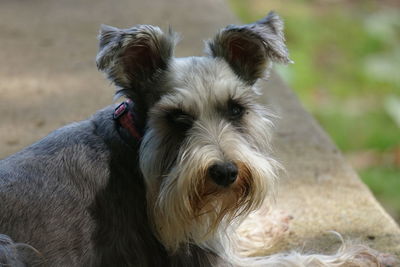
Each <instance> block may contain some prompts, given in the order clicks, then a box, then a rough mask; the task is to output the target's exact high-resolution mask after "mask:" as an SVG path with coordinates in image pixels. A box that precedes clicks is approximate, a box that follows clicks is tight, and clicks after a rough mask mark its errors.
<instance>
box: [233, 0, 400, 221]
mask: <svg viewBox="0 0 400 267" xmlns="http://www.w3.org/2000/svg"><path fill="white" fill-rule="evenodd" d="M230 4H231V6H232V7H233V10H234V11H235V12H236V14H237V15H238V17H239V18H240V19H241V20H242V21H243V22H245V23H250V22H254V21H255V20H258V19H260V18H262V17H263V16H265V15H266V14H267V12H268V11H269V10H275V11H276V12H278V13H279V14H280V15H281V17H282V18H283V19H284V21H285V32H286V39H287V44H288V47H289V51H290V55H291V59H292V60H294V62H295V64H293V65H290V66H277V70H278V72H279V73H280V75H281V76H282V78H283V79H284V80H286V82H287V83H288V84H289V85H290V86H291V87H292V88H293V90H294V91H295V92H296V93H297V95H298V96H299V98H300V99H301V101H302V103H303V104H304V106H305V107H306V109H307V110H308V111H310V112H311V113H312V114H313V115H314V117H316V118H317V120H318V121H319V122H320V124H321V125H322V127H323V128H325V130H326V131H327V132H328V133H329V135H330V136H331V137H332V138H333V140H334V142H335V143H336V144H337V145H338V146H339V148H340V149H341V150H342V151H343V153H344V154H345V156H346V157H347V158H348V160H349V161H350V163H351V164H352V165H353V166H354V168H355V169H356V170H357V171H358V173H359V174H360V176H361V178H362V179H363V181H364V182H365V183H366V184H367V185H368V186H369V187H370V188H371V190H372V191H373V193H374V194H375V196H376V197H377V198H378V200H379V201H380V202H381V203H382V204H383V206H384V207H385V208H386V210H387V211H388V212H389V213H390V214H391V215H392V216H393V217H394V218H395V219H396V220H397V222H400V1H398V0H370V1H369V0H364V1H360V0H298V1H285V0H268V1H267V0H230Z"/></svg>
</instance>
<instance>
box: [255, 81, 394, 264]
mask: <svg viewBox="0 0 400 267" xmlns="http://www.w3.org/2000/svg"><path fill="white" fill-rule="evenodd" d="M263 87H265V93H264V95H263V102H265V103H267V105H269V106H271V107H272V108H273V109H274V110H276V112H277V113H278V114H279V116H280V117H281V119H280V120H278V121H277V129H276V130H277V131H276V135H275V139H274V143H273V144H274V147H275V151H276V155H277V157H278V158H279V159H280V161H281V162H282V163H283V165H284V166H285V169H286V171H287V174H286V175H285V176H284V178H283V180H282V181H281V183H280V188H279V190H278V192H279V193H278V197H277V201H276V203H277V208H278V209H280V210H284V211H285V212H287V213H288V214H289V215H291V216H293V218H294V219H293V220H292V221H291V226H290V233H289V235H288V238H287V239H285V240H283V241H282V242H281V243H280V244H279V245H278V246H276V247H274V248H273V249H272V250H270V251H267V252H269V253H271V252H276V251H277V250H282V249H284V250H287V249H293V248H304V250H305V251H309V250H317V251H323V252H329V251H331V250H332V249H333V248H335V247H337V246H338V245H339V243H340V241H339V240H338V239H337V238H336V237H335V236H334V235H332V234H330V233H329V232H328V231H332V230H333V231H337V232H339V233H341V234H342V235H343V236H344V237H345V238H346V239H347V238H348V239H354V240H358V241H360V242H362V243H366V244H369V245H370V246H371V247H373V248H375V249H377V250H380V251H383V252H390V253H393V254H396V255H397V256H399V255H400V229H399V227H398V225H397V224H396V223H395V221H394V220H393V219H392V218H391V217H390V216H389V215H388V214H387V213H386V212H385V211H384V210H383V208H382V207H381V206H380V204H379V203H378V202H377V201H376V199H375V198H374V196H373V195H372V193H371V192H370V191H369V189H368V188H367V186H366V185H364V184H363V183H362V182H361V180H360V179H359V177H358V176H357V174H356V173H355V171H354V170H353V169H352V168H351V167H350V166H349V165H348V164H347V163H346V162H345V160H344V158H343V157H342V155H341V153H340V151H338V149H337V148H336V147H335V145H334V144H333V143H332V141H331V140H330V138H329V137H328V136H327V135H326V134H325V133H324V131H323V130H322V129H321V127H320V126H319V125H318V124H317V122H316V121H315V120H314V119H313V118H312V117H311V116H310V115H309V114H308V113H307V112H306V111H305V110H304V109H303V107H302V106H301V104H300V103H299V101H298V99H297V98H296V96H295V95H294V94H293V92H292V91H291V89H289V88H288V87H287V86H286V85H285V84H284V83H283V82H282V81H281V80H280V79H279V77H277V76H275V75H274V76H272V78H271V79H270V81H268V82H266V83H263ZM349 138H350V137H349Z"/></svg>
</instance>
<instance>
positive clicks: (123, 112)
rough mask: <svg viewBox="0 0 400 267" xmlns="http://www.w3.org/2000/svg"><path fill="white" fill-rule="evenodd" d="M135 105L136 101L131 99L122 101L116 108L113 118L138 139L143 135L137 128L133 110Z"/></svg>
mask: <svg viewBox="0 0 400 267" xmlns="http://www.w3.org/2000/svg"><path fill="white" fill-rule="evenodd" d="M133 105H134V103H133V101H132V100H131V99H127V100H126V101H124V102H122V103H121V104H119V105H118V106H117V107H116V108H115V110H114V115H113V118H114V120H116V121H117V122H118V123H119V124H120V125H121V126H122V127H123V128H125V129H126V130H128V132H129V133H130V134H131V135H132V136H133V137H135V138H136V139H137V140H140V139H141V138H142V136H141V135H140V132H139V131H138V129H137V128H136V123H135V122H136V120H135V113H134V112H132V107H133Z"/></svg>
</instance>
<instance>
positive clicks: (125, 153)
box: [0, 106, 210, 266]
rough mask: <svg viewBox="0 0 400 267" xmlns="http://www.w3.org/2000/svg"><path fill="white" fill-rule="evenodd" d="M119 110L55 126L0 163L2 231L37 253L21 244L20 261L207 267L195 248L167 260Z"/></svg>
mask: <svg viewBox="0 0 400 267" xmlns="http://www.w3.org/2000/svg"><path fill="white" fill-rule="evenodd" d="M114 108H115V107H114V106H110V107H107V108H105V109H103V110H101V111H99V112H98V113H97V114H95V115H94V116H93V117H92V118H90V119H88V120H86V121H82V122H79V123H74V124H71V125H68V126H65V127H63V128H61V129H58V130H56V131H55V132H53V133H52V134H50V135H49V136H47V137H46V138H44V139H43V140H41V141H39V142H38V143H36V144H34V145H32V146H30V147H28V148H26V149H24V150H22V151H20V152H18V153H17V154H15V155H13V156H11V157H9V158H7V159H5V160H2V161H1V162H0V177H1V189H0V197H1V199H0V200H1V202H0V203H1V205H0V214H1V217H0V229H1V232H2V233H7V235H9V236H11V237H12V239H13V240H17V241H19V242H23V243H26V244H29V245H31V246H32V247H34V248H35V249H37V251H38V252H40V254H36V253H35V252H34V251H32V250H30V249H29V248H28V247H26V246H19V247H18V246H17V248H18V251H20V252H18V253H17V254H15V256H16V257H17V259H16V261H18V260H19V261H21V262H26V263H29V264H32V259H35V261H37V262H38V263H40V264H39V265H40V266H41V265H42V264H43V265H45V266H164V265H165V266H168V265H170V264H169V263H174V264H173V265H176V266H190V265H191V264H194V266H195V265H200V266H207V265H210V264H206V263H207V262H208V261H207V259H208V258H207V257H204V255H202V257H196V254H198V251H197V250H198V249H197V248H196V247H192V248H191V249H190V250H188V251H183V252H179V253H178V254H177V256H175V257H168V256H167V253H166V250H165V248H164V247H163V246H162V245H161V244H160V242H158V241H157V239H156V238H155V236H154V234H153V233H152V231H151V228H150V227H149V226H150V222H149V221H148V218H147V215H146V214H147V211H146V193H145V190H144V184H143V176H142V174H141V172H140V171H138V170H139V168H138V162H139V161H138V145H139V140H136V139H135V138H133V137H130V136H129V134H127V133H121V132H122V131H126V130H125V129H121V128H120V127H119V126H118V125H117V122H116V121H115V120H113V112H114ZM121 134H124V136H125V138H122V137H121ZM3 242H4V241H3ZM0 244H1V239H0ZM0 248H1V246H0ZM21 250H22V253H21ZM2 252H3V251H2ZM10 252H12V251H10ZM3 253H4V252H3ZM188 253H190V254H188ZM202 254H204V252H203V253H202ZM207 254H209V253H207ZM0 255H1V252H0ZM178 255H179V256H178ZM9 256H12V255H9ZM0 259H1V257H0ZM3 259H4V258H3ZM10 259H11V257H10V258H9V260H10ZM43 260H44V262H45V263H46V264H44V262H43ZM189 260H190V263H191V264H189V263H188V262H189ZM196 261H197V262H198V264H196ZM0 263H3V264H5V263H6V262H0ZM200 263H203V264H200ZM0 265H1V264H0ZM12 266H14V265H12ZM28 266H30V265H28Z"/></svg>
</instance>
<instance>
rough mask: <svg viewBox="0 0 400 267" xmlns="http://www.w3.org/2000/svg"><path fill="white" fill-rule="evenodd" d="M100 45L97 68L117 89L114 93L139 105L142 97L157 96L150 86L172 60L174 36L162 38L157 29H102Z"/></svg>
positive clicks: (172, 34)
mask: <svg viewBox="0 0 400 267" xmlns="http://www.w3.org/2000/svg"><path fill="white" fill-rule="evenodd" d="M99 41H100V44H99V52H98V54H97V57H96V63H97V67H98V69H99V70H101V71H103V72H105V73H106V74H107V77H108V78H109V79H110V80H111V81H112V82H113V83H114V84H115V85H117V87H119V89H120V90H119V91H118V92H117V93H119V94H123V95H126V96H128V97H134V98H135V97H136V98H137V97H138V98H140V100H141V101H144V99H142V98H143V97H144V96H145V97H146V98H148V97H149V96H151V95H156V94H157V93H159V92H155V91H156V90H157V89H156V88H155V86H152V85H155V84H156V82H157V81H158V80H159V79H160V78H161V76H162V73H163V71H165V70H166V69H167V67H168V64H169V61H170V59H171V58H172V57H173V50H174V47H175V44H176V42H177V35H176V34H175V33H173V32H172V31H171V30H169V32H168V33H167V34H164V33H163V32H162V31H161V29H160V28H158V27H155V26H150V25H137V26H135V27H132V28H129V29H118V28H114V27H111V26H107V25H102V26H101V30H100V34H99ZM149 88H150V89H149ZM153 90H154V91H153Z"/></svg>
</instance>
